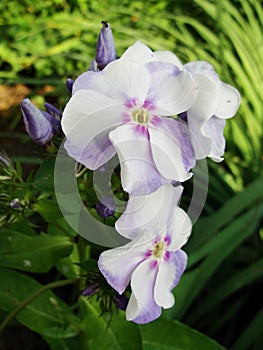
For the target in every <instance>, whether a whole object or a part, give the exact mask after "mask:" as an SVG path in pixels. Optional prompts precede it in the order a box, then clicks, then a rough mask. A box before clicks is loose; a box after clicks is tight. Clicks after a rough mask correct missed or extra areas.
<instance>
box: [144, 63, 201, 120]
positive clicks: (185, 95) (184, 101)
mask: <svg viewBox="0 0 263 350" xmlns="http://www.w3.org/2000/svg"><path fill="white" fill-rule="evenodd" d="M146 67H147V68H148V70H149V72H150V75H151V85H150V89H149V92H148V94H147V99H148V100H150V101H153V104H154V106H155V107H156V109H157V110H158V108H160V109H161V110H163V111H166V114H165V116H173V115H175V114H178V113H181V112H184V111H186V110H188V109H189V108H190V107H191V106H192V104H193V103H194V100H195V96H196V93H197V88H196V85H195V83H194V81H193V79H192V77H191V75H190V74H189V73H188V72H186V71H185V70H180V69H179V68H178V67H176V66H175V65H174V64H171V63H166V62H150V63H147V64H146ZM157 113H158V112H157ZM159 115H160V114H159Z"/></svg>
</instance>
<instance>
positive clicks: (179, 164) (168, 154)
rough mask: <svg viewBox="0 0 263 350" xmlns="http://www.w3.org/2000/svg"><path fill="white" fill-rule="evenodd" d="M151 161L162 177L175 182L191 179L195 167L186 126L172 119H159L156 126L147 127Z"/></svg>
mask: <svg viewBox="0 0 263 350" xmlns="http://www.w3.org/2000/svg"><path fill="white" fill-rule="evenodd" d="M149 133H150V141H151V147H152V153H153V159H154V162H155V164H156V167H157V169H158V170H159V171H160V173H161V174H162V176H164V177H165V178H167V179H173V180H176V181H180V182H181V181H185V180H187V179H189V178H190V177H191V174H190V173H189V170H190V169H191V168H193V167H194V165H195V155H194V150H193V147H192V145H191V142H190V135H189V130H188V128H187V126H186V125H185V124H184V123H183V122H181V121H179V120H175V119H172V118H160V119H159V123H158V125H157V126H153V125H150V126H149Z"/></svg>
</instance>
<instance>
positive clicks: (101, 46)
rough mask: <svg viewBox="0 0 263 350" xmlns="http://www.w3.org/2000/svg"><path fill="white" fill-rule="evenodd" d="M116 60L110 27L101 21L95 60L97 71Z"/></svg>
mask: <svg viewBox="0 0 263 350" xmlns="http://www.w3.org/2000/svg"><path fill="white" fill-rule="evenodd" d="M116 58H117V56H116V48H115V44H114V39H113V35H112V31H111V28H110V25H109V23H108V22H105V21H102V29H101V31H100V34H99V38H98V43H97V48H96V59H95V61H96V63H97V67H98V69H99V70H102V69H103V68H105V67H106V66H107V64H109V63H110V62H112V61H114V60H116Z"/></svg>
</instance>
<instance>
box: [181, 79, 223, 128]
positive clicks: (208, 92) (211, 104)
mask: <svg viewBox="0 0 263 350" xmlns="http://www.w3.org/2000/svg"><path fill="white" fill-rule="evenodd" d="M193 79H194V81H195V83H196V85H197V86H198V93H197V96H196V99H195V101H194V104H193V105H192V106H191V108H190V109H189V110H188V111H187V116H188V120H189V119H191V118H195V119H197V120H199V121H200V123H202V122H203V121H205V120H207V119H209V118H210V117H211V116H212V115H214V114H215V111H216V109H217V106H218V103H219V97H220V91H219V85H218V83H217V82H216V81H215V80H214V79H212V78H210V77H209V76H208V75H203V74H196V75H194V76H193Z"/></svg>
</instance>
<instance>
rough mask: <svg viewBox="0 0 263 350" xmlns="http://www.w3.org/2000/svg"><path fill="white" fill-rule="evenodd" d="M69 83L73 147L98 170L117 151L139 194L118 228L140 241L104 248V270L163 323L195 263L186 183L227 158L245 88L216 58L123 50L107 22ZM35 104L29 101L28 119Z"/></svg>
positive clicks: (136, 315) (133, 307)
mask: <svg viewBox="0 0 263 350" xmlns="http://www.w3.org/2000/svg"><path fill="white" fill-rule="evenodd" d="M68 86H70V88H69V89H70V91H71V92H72V96H71V98H70V100H69V101H68V103H67V105H66V107H65V109H64V111H63V115H62V120H61V126H62V130H63V132H64V134H65V136H66V141H65V148H66V151H67V153H68V155H69V156H71V157H72V158H74V159H75V160H76V161H77V162H79V163H82V164H84V165H85V166H86V167H87V168H89V169H91V170H96V169H98V168H100V167H101V166H103V165H104V164H105V163H107V162H108V161H109V160H110V159H111V158H112V157H113V156H114V155H115V154H117V155H118V158H119V162H120V166H121V183H122V187H123V189H124V191H126V192H127V193H128V194H129V201H128V204H127V207H126V210H125V211H124V213H123V214H122V215H121V216H120V218H119V219H118V220H117V221H116V224H115V228H116V230H117V231H118V233H119V234H120V235H122V236H124V237H126V238H128V239H129V240H130V241H129V243H128V244H126V245H124V246H121V247H117V248H114V249H109V250H106V251H104V252H103V253H102V254H101V255H100V258H99V261H98V266H99V269H100V271H101V272H102V274H103V275H104V277H105V278H106V280H107V282H108V283H109V284H110V285H111V286H112V288H114V289H115V290H116V291H117V292H118V293H119V294H120V295H122V294H123V293H124V292H125V290H126V288H127V287H128V286H129V285H130V288H131V296H130V299H129V302H128V306H127V309H126V318H127V320H131V321H134V322H137V323H147V322H150V321H153V320H154V319H156V318H157V317H159V316H160V314H161V310H162V308H164V309H166V308H170V307H172V306H173V305H174V296H173V294H172V289H173V288H174V287H175V286H176V285H177V284H178V282H179V280H180V277H181V275H182V274H183V272H184V270H185V268H186V264H187V255H186V253H185V252H184V251H183V250H182V249H181V248H182V246H183V245H184V244H186V242H187V240H188V238H189V236H190V234H191V229H192V223H191V220H190V218H189V216H188V215H187V213H186V212H185V211H184V210H183V209H181V208H180V207H179V203H180V198H181V195H182V193H183V187H182V185H181V183H182V182H184V181H186V180H188V179H189V178H190V177H191V176H192V173H191V169H193V168H194V166H195V163H196V160H199V159H204V158H206V157H210V158H212V159H213V160H214V161H216V162H219V161H222V160H223V155H224V150H225V139H224V134H223V132H224V126H225V123H226V119H228V118H231V117H233V116H234V115H235V113H236V112H237V109H238V107H239V104H240V95H239V93H238V91H237V90H236V89H235V88H234V87H232V86H230V85H228V84H226V83H224V82H222V81H221V80H220V78H219V76H218V75H217V73H216V72H215V70H214V68H213V66H212V65H211V64H210V63H208V62H204V61H195V62H189V63H186V64H182V63H181V61H180V60H179V58H178V57H177V56H176V55H175V54H173V53H172V52H168V51H155V52H153V51H152V50H151V49H150V48H149V47H148V46H146V45H145V44H144V43H141V42H135V44H134V45H132V46H131V47H129V48H128V49H127V50H126V51H125V52H124V53H123V54H122V55H121V57H120V58H117V57H116V49H115V46H114V40H113V36H112V32H111V29H110V26H109V24H108V23H106V22H103V28H102V30H101V32H100V35H99V40H98V44H97V54H96V58H95V60H94V61H93V62H92V64H91V66H90V68H89V70H88V71H86V72H85V73H83V74H81V75H80V76H79V77H78V78H77V79H76V80H75V81H74V82H73V81H71V80H69V81H68ZM28 103H29V102H23V104H24V105H22V111H23V109H24V111H23V115H24V119H25V121H26V122H25V124H26V126H27V125H29V122H28V117H29V113H27V112H25V109H27V108H28ZM42 113H43V112H42ZM31 114H32V113H31ZM33 114H34V115H35V114H36V112H35V113H33ZM44 117H45V120H44V121H43V123H48V120H49V119H48V118H46V115H44ZM32 119H34V118H31V120H32ZM35 119H36V118H35ZM53 122H54V120H53ZM46 130H47V129H46ZM53 130H54V127H53V128H52V127H49V135H51V134H52V132H53ZM31 134H32V133H31ZM40 136H41V135H40ZM40 136H39V135H38V140H41V143H42V144H43V142H42V139H43V138H41V137H40ZM44 136H45V135H44ZM31 137H32V136H31ZM49 141H50V139H49ZM99 210H101V211H103V213H108V212H111V213H112V212H114V210H112V208H111V209H110V210H108V211H107V210H106V209H105V208H100V209H99Z"/></svg>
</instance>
